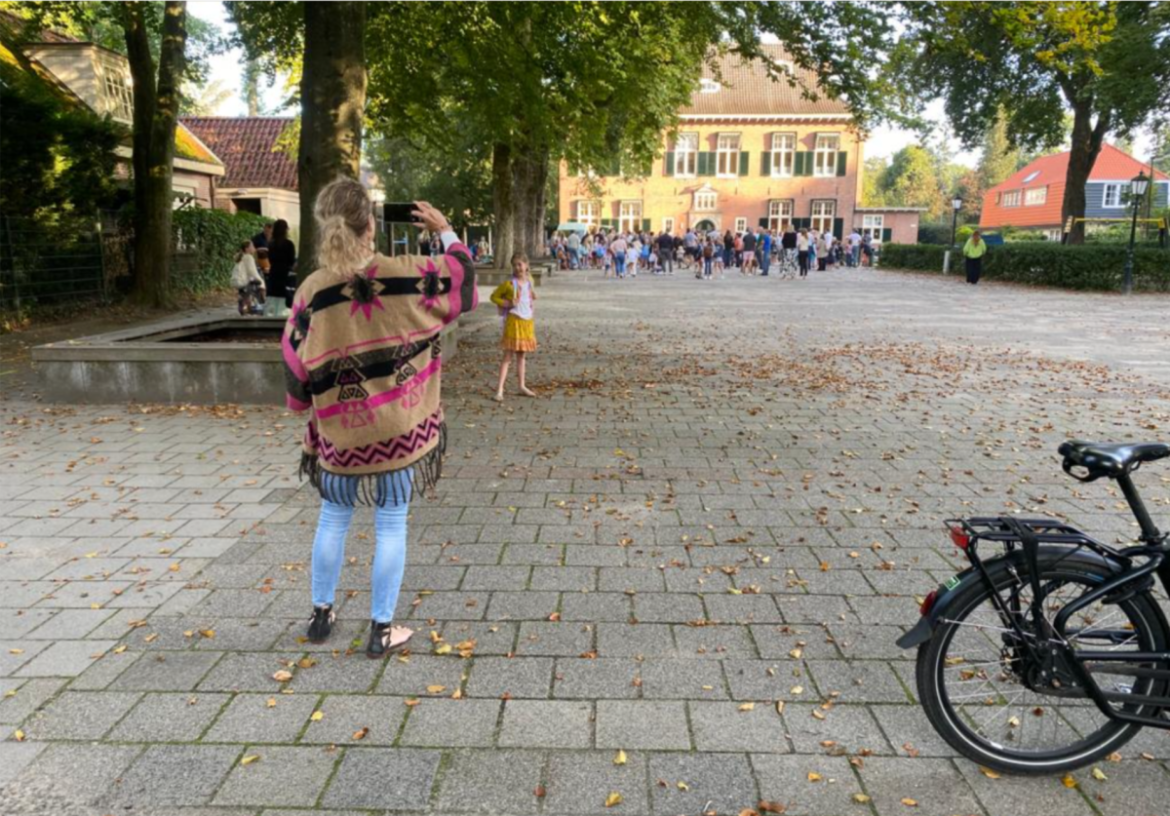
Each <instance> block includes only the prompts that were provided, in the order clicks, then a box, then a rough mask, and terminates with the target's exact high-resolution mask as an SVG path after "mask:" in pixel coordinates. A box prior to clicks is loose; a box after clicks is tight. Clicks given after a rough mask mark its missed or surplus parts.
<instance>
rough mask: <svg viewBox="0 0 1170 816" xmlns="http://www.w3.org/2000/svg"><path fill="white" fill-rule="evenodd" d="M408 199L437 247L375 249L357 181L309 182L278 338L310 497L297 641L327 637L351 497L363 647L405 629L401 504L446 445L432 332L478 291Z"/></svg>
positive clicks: (426, 484) (456, 249)
mask: <svg viewBox="0 0 1170 816" xmlns="http://www.w3.org/2000/svg"><path fill="white" fill-rule="evenodd" d="M415 204H416V206H417V208H418V209H417V210H415V212H414V215H415V217H416V218H417V219H418V221H419V223H420V224H421V225H422V226H423V227H425V228H426V229H427V230H428V231H430V232H432V233H433V234H435V235H438V236H441V239H442V244H443V247H444V249H445V254H444V255H441V256H439V257H437V258H430V257H426V256H419V255H402V256H398V257H395V258H387V257H385V256H383V255H379V254H377V253H375V252H374V250H373V249H372V243H373V239H374V218H373V215H372V214H371V213H372V212H373V209H372V207H371V204H370V198H369V196H368V194H367V193H366V190H365V188H364V187H363V186H362V185H361V184H359V183H358V182H356V181H353V180H352V179H339V180H337V181H334V182H333V183H331V184H329V185H327V186H326V187H325V188H324V189H323V190H322V191H321V194H320V195H319V196H317V203H316V206H315V209H314V214H315V216H316V218H315V220H316V227H317V229H318V231H319V235H320V240H319V242H318V246H319V247H320V248H319V250H318V258H319V262H320V268H319V269H317V271H316V272H314V273H313V274H312V275H310V276H309V277H308V279H307V280H305V281H304V282H303V283H302V284H301V286H300V288H299V289H297V292H296V297H295V301H294V304H293V311H292V315H291V316H290V317H289V320H288V323H287V324H286V326H285V332H284V339H283V341H282V348H283V352H284V361H285V367H286V376H285V380H286V382H287V384H288V396H287V402H288V407H289V408H290V409H292V410H293V411H309V410H310V409H312V410H311V412H310V414H309V425H308V428H307V430H306V432H305V437H304V443H303V450H302V454H301V468H300V472H301V475H302V476H307V477H308V478H309V481H310V482H311V483H312V484H313V486H314V487H316V488H317V489H318V491H319V492H320V493H321V499H322V503H321V516H320V521H319V523H318V526H317V535H316V538H315V539H314V541H313V558H312V592H313V614H312V617H311V618H310V620H309V631H308V639H309V641H310V642H312V643H322V642H324V641H325V640H326V639H327V638H328V637H329V634H330V631H331V630H332V628H333V622H334V620H335V614H334V608H333V604H334V593H335V591H336V589H337V581H338V578H339V577H340V575H341V565H342V563H343V562H344V560H345V558H344V556H345V537H346V533H347V532H348V530H349V524H350V521H351V519H352V518H353V511H354V507H355V505H357V504H366V505H372V506H373V507H374V524H375V550H374V564H373V572H372V577H371V584H372V586H371V589H372V592H373V598H372V604H371V606H372V608H371V610H370V637H369V642H368V644H367V646H366V655H367V656H369V657H372V658H378V657H382V656H384V655H386V654H387V653H389V652H391V651H394V650H396V649H399V648H401V646H402V645H403V644H404V643H406V642H407V640H409V639H410V636H411V635H412V634H413V633H412V632H411V630H410V629H407V628H406V627H402V626H392V625H391V622H392V620H393V618H394V609H395V607H396V605H397V603H398V591H399V588H400V587H401V584H402V573H403V570H404V568H405V564H406V514H407V508H408V506H409V503H410V500H411V497H412V495H415V494H417V493H419V492H425V491H427V490H428V489H431V488H433V486H434V485H435V483H436V482H437V481H438V479H439V475H440V470H441V465H442V456H443V450H444V448H445V442H446V426H445V425H444V423H443V408H442V406H441V405H440V402H439V396H440V392H439V383H440V371H441V360H442V358H441V356H440V355H441V349H440V333H441V332H442V330H443V327H444V326H446V325H447V324H448V323H450V322H451V321H453V320H455V319H456V318H458V317H459V315H460V314H462V313H463V312H466V311H470V310H471V309H474V308H475V305H476V301H477V295H476V289H475V266H474V264H473V263H472V261H471V254H470V253H469V252H468V250H467V248H466V247H465V246H463V245H462V244H461V243H460V242H459V239H458V238H457V237H456V235H455V233H454V232H453V231H452V230H451V226H450V224H449V223H448V222H447V219H446V218H444V217H443V214H442V213H440V212H439V211H438V210H436V209H435V208H434V207H432V206H431V205H429V204H427V203H426V202H423V201H418V202H415ZM278 223H279V222H278Z"/></svg>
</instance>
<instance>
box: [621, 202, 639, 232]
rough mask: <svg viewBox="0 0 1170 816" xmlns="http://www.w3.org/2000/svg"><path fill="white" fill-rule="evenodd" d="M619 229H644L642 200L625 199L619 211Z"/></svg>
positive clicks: (630, 230) (631, 230) (634, 230)
mask: <svg viewBox="0 0 1170 816" xmlns="http://www.w3.org/2000/svg"><path fill="white" fill-rule="evenodd" d="M618 229H619V230H620V231H621V232H637V231H639V230H641V229H642V202H641V201H623V202H622V204H621V209H620V210H619V211H618Z"/></svg>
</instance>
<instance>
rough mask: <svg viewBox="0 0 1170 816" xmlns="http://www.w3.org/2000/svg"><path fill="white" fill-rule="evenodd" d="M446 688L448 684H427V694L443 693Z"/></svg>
mask: <svg viewBox="0 0 1170 816" xmlns="http://www.w3.org/2000/svg"><path fill="white" fill-rule="evenodd" d="M446 690H447V687H446V686H427V694H442V693H443V692H444V691H446Z"/></svg>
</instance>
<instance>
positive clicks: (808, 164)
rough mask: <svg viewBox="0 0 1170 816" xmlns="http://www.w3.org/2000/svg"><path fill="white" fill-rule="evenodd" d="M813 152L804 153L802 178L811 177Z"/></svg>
mask: <svg viewBox="0 0 1170 816" xmlns="http://www.w3.org/2000/svg"><path fill="white" fill-rule="evenodd" d="M813 155H814V154H813V151H811V150H806V151H805V152H804V172H803V173H801V175H802V176H811V175H812V174H813Z"/></svg>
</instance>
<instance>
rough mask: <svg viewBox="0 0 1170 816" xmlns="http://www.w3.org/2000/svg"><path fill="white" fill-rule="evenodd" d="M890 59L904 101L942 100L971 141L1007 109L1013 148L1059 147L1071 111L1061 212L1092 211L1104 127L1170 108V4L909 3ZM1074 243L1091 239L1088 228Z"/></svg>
mask: <svg viewBox="0 0 1170 816" xmlns="http://www.w3.org/2000/svg"><path fill="white" fill-rule="evenodd" d="M903 9H904V15H903V16H904V19H905V21H906V24H907V36H905V37H904V38H903V41H902V45H901V47H900V48H899V50H898V52H897V53H896V54H895V58H894V60H893V62H892V65H893V66H894V68H895V70H896V73H897V74H898V75H900V76H902V77H903V81H902V82H901V84H900V87H902V88H906V89H910V90H907V91H906V92H905V93H904V94H903V102H904V104H907V105H910V106H916V105H921V104H922V103H923V101H924V100H926V99H929V98H931V97H934V96H939V97H942V98H943V100H944V102H945V105H946V111H947V115H948V117H949V119H950V121H951V123H952V124H953V126H954V128H955V131H956V133H957V135H958V136H959V138H960V139H962V141H963V142H964V144H966V145H967V146H969V147H973V146H975V145H976V144H978V142H979V141H980V139H982V138H983V136H984V134H985V133H986V131H987V130H988V129H989V128H990V127H992V126H993V125H994V123H995V122H996V119H997V117H998V116H999V115H1000V112H1001V111H1002V112H1003V115H1004V117H1005V119H1006V135H1007V140H1008V142H1009V143H1010V144H1011V145H1012V146H1013V147H1021V148H1025V149H1052V148H1055V147H1057V146H1058V145H1059V144H1060V142H1061V139H1062V137H1063V136H1064V133H1065V126H1064V122H1065V115H1066V112H1067V111H1068V110H1071V111H1072V115H1073V127H1072V136H1071V145H1070V149H1071V156H1070V161H1069V165H1068V177H1067V184H1066V185H1065V198H1064V202H1063V209H1064V213H1065V215H1066V216H1082V215H1083V214H1084V211H1085V181H1086V180H1087V179H1088V175H1089V172H1090V170H1091V169H1092V166H1093V163H1094V162H1095V161H1096V158H1097V155H1098V153H1099V152H1100V149H1101V145H1102V144H1103V142H1104V140H1105V137H1106V136H1107V135H1108V134H1114V135H1116V136H1121V137H1124V136H1126V135H1127V134H1129V133H1130V132H1132V131H1133V130H1134V129H1135V128H1137V127H1139V126H1140V125H1142V124H1143V123H1144V122H1145V121H1146V120H1147V119H1148V117H1149V116H1150V114H1151V113H1154V112H1157V111H1164V110H1166V109H1167V108H1170V5H1168V4H1166V3H1156V2H1128V3H1119V2H1075V3H1046V2H1003V3H995V2H931V3H926V2H910V3H904V4H903ZM1072 240H1073V241H1074V242H1079V241H1080V240H1083V227H1082V226H1081V225H1078V226H1077V227H1076V228H1074V232H1073V234H1072Z"/></svg>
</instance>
